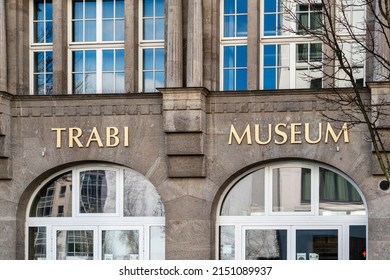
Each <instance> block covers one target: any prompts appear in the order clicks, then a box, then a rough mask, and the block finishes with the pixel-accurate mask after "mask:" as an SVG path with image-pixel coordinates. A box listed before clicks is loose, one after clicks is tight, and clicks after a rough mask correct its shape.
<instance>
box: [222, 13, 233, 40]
mask: <svg viewBox="0 0 390 280" xmlns="http://www.w3.org/2000/svg"><path fill="white" fill-rule="evenodd" d="M234 19H235V17H234V16H225V17H224V24H223V27H224V32H223V34H224V37H235V22H234Z"/></svg>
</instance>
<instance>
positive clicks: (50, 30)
mask: <svg viewBox="0 0 390 280" xmlns="http://www.w3.org/2000/svg"><path fill="white" fill-rule="evenodd" d="M46 43H53V22H51V21H49V22H46Z"/></svg>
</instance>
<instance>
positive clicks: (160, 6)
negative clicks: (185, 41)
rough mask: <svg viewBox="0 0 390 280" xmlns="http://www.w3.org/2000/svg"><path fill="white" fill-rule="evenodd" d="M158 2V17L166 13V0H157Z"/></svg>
mask: <svg viewBox="0 0 390 280" xmlns="http://www.w3.org/2000/svg"><path fill="white" fill-rule="evenodd" d="M155 2H156V17H162V16H164V15H165V11H164V0H155Z"/></svg>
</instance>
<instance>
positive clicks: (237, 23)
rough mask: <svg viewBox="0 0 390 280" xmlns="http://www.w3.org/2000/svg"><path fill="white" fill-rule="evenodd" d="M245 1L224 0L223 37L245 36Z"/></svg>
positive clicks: (246, 13) (246, 5)
mask: <svg viewBox="0 0 390 280" xmlns="http://www.w3.org/2000/svg"><path fill="white" fill-rule="evenodd" d="M247 30H248V3H247V1H239V0H225V1H224V37H246V36H247V33H248V31H247Z"/></svg>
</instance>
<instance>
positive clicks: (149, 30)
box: [143, 19, 154, 40]
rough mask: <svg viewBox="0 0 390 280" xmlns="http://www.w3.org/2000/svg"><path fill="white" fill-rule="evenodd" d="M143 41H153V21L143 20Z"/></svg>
mask: <svg viewBox="0 0 390 280" xmlns="http://www.w3.org/2000/svg"><path fill="white" fill-rule="evenodd" d="M143 31H144V32H143V33H144V35H143V38H144V40H153V39H154V36H153V34H154V21H153V20H152V19H145V20H144V30H143Z"/></svg>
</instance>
